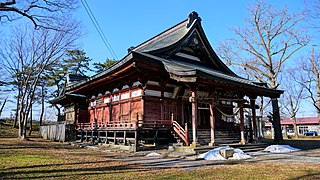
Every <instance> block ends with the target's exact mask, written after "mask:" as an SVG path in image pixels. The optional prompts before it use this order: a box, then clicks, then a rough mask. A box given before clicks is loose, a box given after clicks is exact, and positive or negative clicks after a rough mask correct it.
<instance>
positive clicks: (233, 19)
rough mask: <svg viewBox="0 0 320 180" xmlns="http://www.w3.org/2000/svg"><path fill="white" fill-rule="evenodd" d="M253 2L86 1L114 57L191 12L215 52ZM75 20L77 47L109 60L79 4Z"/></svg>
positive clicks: (295, 6) (297, 5) (290, 0)
mask: <svg viewBox="0 0 320 180" xmlns="http://www.w3.org/2000/svg"><path fill="white" fill-rule="evenodd" d="M254 2H255V1H254V0H223V1H217V0H211V1H208V0H207V1H206V0H197V1H191V0H185V1H182V0H162V1H150V0H140V1H123V0H119V1H115V0H113V1H111V0H107V1H106V0H95V1H89V0H87V3H88V4H89V6H90V8H91V10H92V12H93V14H94V15H95V17H96V19H97V20H98V22H99V24H100V26H101V28H102V30H103V31H104V33H105V35H106V36H107V38H108V41H109V43H110V44H111V46H112V48H113V50H114V51H115V53H116V55H117V57H118V58H122V57H123V56H124V55H125V54H126V53H127V49H128V48H129V47H130V46H135V45H138V44H140V43H141V42H143V41H145V40H147V39H149V38H151V37H153V36H155V35H157V34H158V33H160V32H162V31H164V30H166V29H167V28H169V27H171V26H173V25H175V24H177V23H178V22H180V21H182V20H184V19H186V18H187V17H188V14H189V13H190V12H192V11H196V12H198V14H199V15H200V17H201V18H202V25H203V28H204V30H205V32H206V35H207V37H208V39H209V41H210V43H211V45H212V46H213V48H214V49H215V48H216V47H217V46H218V44H219V41H222V40H224V39H226V38H230V37H232V36H233V35H232V34H231V33H230V31H229V28H230V27H234V26H241V25H243V23H244V20H245V18H246V17H248V11H247V6H248V4H250V3H254ZM268 2H270V3H271V4H273V5H275V6H278V7H284V6H285V5H287V6H288V8H289V9H290V10H291V11H299V10H301V8H302V7H303V1H302V0H281V1H279V0H271V1H268ZM76 18H77V19H78V20H80V21H81V22H82V25H83V29H84V31H85V35H84V37H83V38H82V39H81V40H80V41H79V42H80V47H81V48H82V49H84V50H85V52H86V53H87V55H88V56H89V57H90V58H92V59H93V60H94V62H99V61H104V60H105V59H106V58H111V59H112V56H111V54H110V53H109V52H108V50H107V48H106V47H105V46H104V44H103V42H102V40H101V38H100V37H99V34H98V33H97V31H96V30H95V28H94V25H93V24H92V22H91V21H90V18H89V16H88V15H87V13H86V11H85V9H84V8H83V6H82V5H81V3H80V9H79V10H78V12H77V13H76Z"/></svg>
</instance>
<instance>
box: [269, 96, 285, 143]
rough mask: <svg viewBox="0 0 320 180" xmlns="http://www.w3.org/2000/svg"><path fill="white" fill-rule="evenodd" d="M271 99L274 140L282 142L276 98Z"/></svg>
mask: <svg viewBox="0 0 320 180" xmlns="http://www.w3.org/2000/svg"><path fill="white" fill-rule="evenodd" d="M271 101H272V110H273V120H272V125H273V128H274V142H282V141H283V137H282V130H281V124H280V113H279V105H278V99H277V98H272V99H271Z"/></svg>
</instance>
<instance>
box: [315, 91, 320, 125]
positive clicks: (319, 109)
mask: <svg viewBox="0 0 320 180" xmlns="http://www.w3.org/2000/svg"><path fill="white" fill-rule="evenodd" d="M315 105H316V109H317V115H318V122H319V123H320V91H318V90H317V102H316V104H315Z"/></svg>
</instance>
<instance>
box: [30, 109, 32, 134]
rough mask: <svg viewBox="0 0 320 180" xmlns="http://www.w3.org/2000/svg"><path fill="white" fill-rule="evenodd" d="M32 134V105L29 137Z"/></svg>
mask: <svg viewBox="0 0 320 180" xmlns="http://www.w3.org/2000/svg"><path fill="white" fill-rule="evenodd" d="M31 133H32V104H31V111H30V129H29V136H31Z"/></svg>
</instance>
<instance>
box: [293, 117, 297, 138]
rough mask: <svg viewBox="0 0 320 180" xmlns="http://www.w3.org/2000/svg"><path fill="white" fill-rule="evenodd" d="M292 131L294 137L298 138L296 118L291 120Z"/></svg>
mask: <svg viewBox="0 0 320 180" xmlns="http://www.w3.org/2000/svg"><path fill="white" fill-rule="evenodd" d="M293 130H294V137H295V138H298V127H297V118H296V117H294V118H293Z"/></svg>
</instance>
